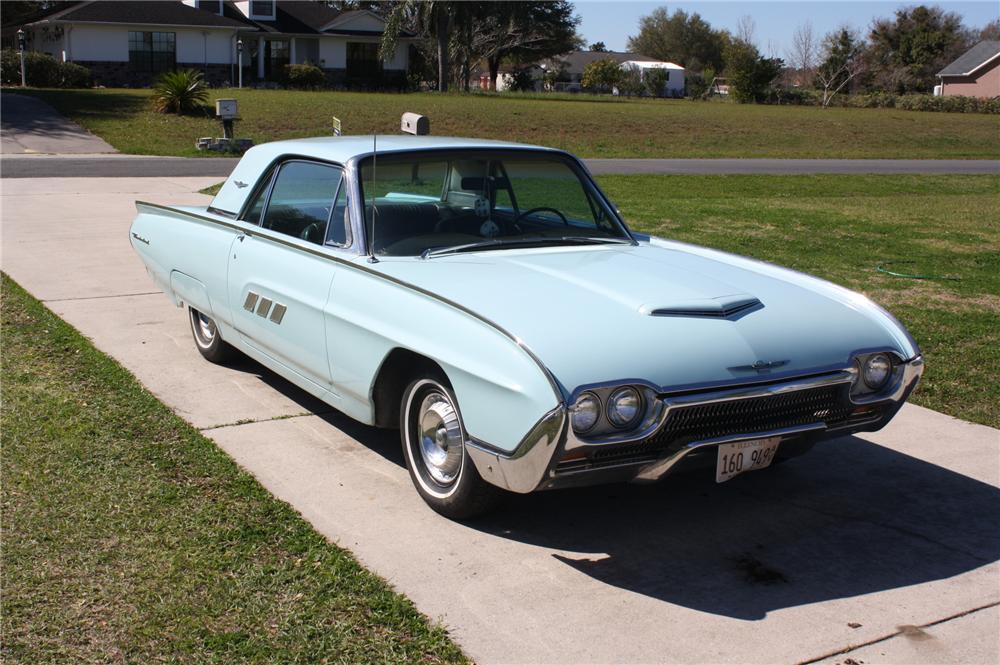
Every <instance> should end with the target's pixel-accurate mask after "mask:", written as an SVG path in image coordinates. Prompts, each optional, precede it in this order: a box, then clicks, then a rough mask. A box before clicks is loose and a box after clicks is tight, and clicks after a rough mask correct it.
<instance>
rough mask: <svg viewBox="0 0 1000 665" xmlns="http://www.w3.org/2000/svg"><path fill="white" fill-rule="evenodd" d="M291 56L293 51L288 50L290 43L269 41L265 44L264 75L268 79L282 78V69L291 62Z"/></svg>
mask: <svg viewBox="0 0 1000 665" xmlns="http://www.w3.org/2000/svg"><path fill="white" fill-rule="evenodd" d="M290 55H291V51H290V50H289V48H288V42H285V41H278V40H268V41H267V42H265V50H264V57H265V59H266V62H265V63H264V75H265V76H267V77H276V76H280V75H281V73H282V67H284V66H285V65H287V64H289V62H291V61H290V60H289V56H290Z"/></svg>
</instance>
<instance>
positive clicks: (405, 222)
mask: <svg viewBox="0 0 1000 665" xmlns="http://www.w3.org/2000/svg"><path fill="white" fill-rule="evenodd" d="M365 218H366V219H367V220H368V237H369V238H374V239H375V252H376V253H379V252H380V251H382V250H383V249H384V248H385V247H387V246H389V245H391V244H393V243H394V242H396V241H397V240H399V239H401V238H406V237H409V236H418V235H425V234H430V233H434V229H435V227H436V226H437V223H438V220H439V219H440V216H439V212H438V208H437V206H436V205H434V204H433V203H408V202H407V203H404V202H399V201H386V202H383V201H379V202H378V203H377V204H376V212H375V215H374V219H375V231H374V233H373V232H372V221H373V215H372V207H371V205H370V204H369V205H366V206H365Z"/></svg>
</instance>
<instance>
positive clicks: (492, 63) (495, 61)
mask: <svg viewBox="0 0 1000 665" xmlns="http://www.w3.org/2000/svg"><path fill="white" fill-rule="evenodd" d="M486 62H487V63H488V64H489V67H490V86H492V87H493V89H494V90H496V89H497V84H498V83H499V81H497V77H498V76H500V56H498V55H497V56H493V57H490V58H487V60H486Z"/></svg>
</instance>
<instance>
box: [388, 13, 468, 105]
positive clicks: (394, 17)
mask: <svg viewBox="0 0 1000 665" xmlns="http://www.w3.org/2000/svg"><path fill="white" fill-rule="evenodd" d="M461 4H463V3H459V2H446V1H445V0H401V1H400V2H398V3H397V4H395V5H393V7H392V9H391V10H390V11H389V14H388V17H387V19H386V23H385V31H384V32H383V33H382V43H381V45H380V47H379V57H380V58H382V60H388V59H390V58H391V57H392V54H393V53H395V52H396V44H397V43H398V41H399V36H400V35H401V34H402V33H403V30H404V26H409V27H410V28H412V29H413V30H414V32H416V33H417V34H422V35H425V36H429V37H433V39H434V40H435V42H436V44H437V61H438V90H440V91H441V92H446V91H447V90H448V79H449V78H450V77H451V71H450V68H449V64H448V62H449V61H448V56H449V43H448V37H449V30H450V29H451V26H452V24H453V22H454V20H453V19H454V17H455V14H456V13H457V12H458V11H459V7H458V5H461Z"/></svg>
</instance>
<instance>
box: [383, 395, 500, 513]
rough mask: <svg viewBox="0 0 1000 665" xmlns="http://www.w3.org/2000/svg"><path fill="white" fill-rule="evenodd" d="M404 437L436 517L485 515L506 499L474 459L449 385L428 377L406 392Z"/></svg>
mask: <svg viewBox="0 0 1000 665" xmlns="http://www.w3.org/2000/svg"><path fill="white" fill-rule="evenodd" d="M400 421H401V422H400V437H401V439H402V444H403V455H404V456H405V458H406V468H407V469H408V470H409V472H410V479H411V480H412V481H413V485H414V486H415V487H416V488H417V492H418V493H419V494H420V496H421V497H422V498H423V500H424V501H426V502H427V505H429V506H430V507H431V508H433V509H434V510H435V511H437V512H438V513H440V514H441V515H444V516H445V517H449V518H451V519H465V518H469V517H474V516H476V515H481V514H482V513H485V512H487V511H488V510H490V509H491V508H493V507H494V506H495V505H496V504H497V503H498V502H499V500H500V498H501V496H502V495H501V490H500V489H498V488H497V487H494V486H493V485H490V484H489V483H487V482H486V481H485V480H483V478H482V476H480V475H479V472H478V471H477V470H476V466H475V464H473V462H472V460H470V459H469V456H468V454H467V453H466V450H465V441H466V439H467V438H468V437H467V436H466V433H465V427H464V426H463V425H462V417H461V414H459V412H458V408H457V406H456V401H455V398H454V396H453V395H452V392H451V389H450V387H449V386H448V385H447V381H446V380H444V379H443V378H442V377H440V376H434V375H430V376H426V377H424V378H420V379H417V380H416V381H413V382H412V383H411V384H410V385H409V386H408V387H407V389H406V390H405V391H404V392H403V401H402V405H401V408H400Z"/></svg>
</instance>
